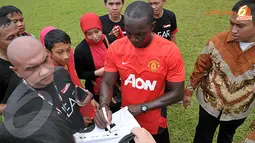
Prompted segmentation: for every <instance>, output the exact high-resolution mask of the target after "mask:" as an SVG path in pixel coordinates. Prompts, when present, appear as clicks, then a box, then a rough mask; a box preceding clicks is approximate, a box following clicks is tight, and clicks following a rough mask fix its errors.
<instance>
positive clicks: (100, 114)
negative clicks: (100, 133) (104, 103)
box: [94, 110, 107, 129]
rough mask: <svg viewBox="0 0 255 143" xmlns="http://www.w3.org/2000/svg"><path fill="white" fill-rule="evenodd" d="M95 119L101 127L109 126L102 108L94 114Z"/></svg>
mask: <svg viewBox="0 0 255 143" xmlns="http://www.w3.org/2000/svg"><path fill="white" fill-rule="evenodd" d="M94 121H95V123H96V125H97V126H98V127H99V128H101V129H104V128H106V126H107V121H106V119H105V118H104V115H103V112H102V110H99V111H97V112H96V114H95V116H94Z"/></svg>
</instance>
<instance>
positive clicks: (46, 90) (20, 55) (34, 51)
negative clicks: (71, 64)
mask: <svg viewBox="0 0 255 143" xmlns="http://www.w3.org/2000/svg"><path fill="white" fill-rule="evenodd" d="M7 57H8V59H9V60H10V62H11V63H12V65H13V66H11V69H12V70H13V71H14V72H15V73H16V74H17V75H18V76H19V77H21V78H23V79H22V82H21V84H20V85H19V86H18V87H17V88H16V89H15V90H14V92H13V93H12V95H11V96H10V98H9V100H8V101H7V106H6V109H5V110H4V116H5V115H7V118H8V117H9V118H12V117H13V116H14V115H15V116H19V115H26V114H29V113H30V112H32V111H37V112H38V113H39V112H41V111H42V110H45V109H47V110H46V111H48V110H49V107H50V106H52V110H55V111H56V112H58V114H63V115H65V116H66V119H67V120H68V121H69V122H70V123H71V126H72V129H73V131H74V132H76V131H79V130H80V129H82V128H84V127H85V126H84V122H83V118H82V116H81V114H80V112H79V106H78V104H79V105H80V106H82V105H84V104H86V103H88V102H90V100H91V98H92V95H91V93H90V92H88V91H85V90H79V89H81V88H78V87H75V86H74V84H73V83H72V81H71V79H70V77H69V74H68V73H67V71H66V70H65V69H64V68H61V67H56V68H54V65H53V62H52V59H51V58H50V53H49V52H48V51H47V50H46V49H45V48H44V47H43V45H42V44H41V43H40V42H39V41H38V40H36V39H34V38H32V37H30V36H23V37H19V38H17V39H15V40H14V41H13V42H11V44H10V45H9V46H8V49H7ZM76 95H77V96H79V97H80V96H85V95H86V96H85V100H83V101H84V102H83V103H80V102H78V101H77V100H76V98H75V97H77V96H76ZM23 101H26V102H27V103H24V102H23ZM45 103H46V105H45ZM5 113H6V114H5ZM47 113H48V112H46V113H44V114H46V115H48V114H47ZM5 117H6V116H5ZM46 117H47V116H46Z"/></svg>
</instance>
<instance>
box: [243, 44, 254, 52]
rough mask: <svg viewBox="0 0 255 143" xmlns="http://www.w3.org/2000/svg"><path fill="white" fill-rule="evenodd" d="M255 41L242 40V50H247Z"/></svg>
mask: <svg viewBox="0 0 255 143" xmlns="http://www.w3.org/2000/svg"><path fill="white" fill-rule="evenodd" d="M253 43H254V42H250V43H246V42H240V47H241V49H242V51H245V50H246V49H247V48H248V47H249V46H250V45H252V44H253Z"/></svg>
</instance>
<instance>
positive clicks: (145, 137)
mask: <svg viewBox="0 0 255 143" xmlns="http://www.w3.org/2000/svg"><path fill="white" fill-rule="evenodd" d="M131 132H132V133H133V134H134V135H135V138H134V141H135V142H136V143H155V140H154V139H153V137H152V135H151V134H150V133H149V132H148V131H147V130H145V129H144V128H140V127H134V128H133V129H132V130H131Z"/></svg>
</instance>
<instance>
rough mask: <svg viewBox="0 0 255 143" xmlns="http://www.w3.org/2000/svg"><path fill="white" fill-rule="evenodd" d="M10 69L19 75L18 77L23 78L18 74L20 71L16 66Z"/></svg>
mask: <svg viewBox="0 0 255 143" xmlns="http://www.w3.org/2000/svg"><path fill="white" fill-rule="evenodd" d="M9 68H10V69H11V70H12V71H13V72H15V73H16V74H17V75H18V77H20V78H21V76H20V75H19V73H18V72H17V71H18V69H17V68H16V67H14V66H9Z"/></svg>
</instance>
